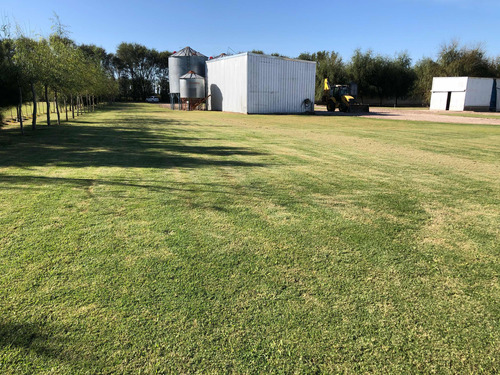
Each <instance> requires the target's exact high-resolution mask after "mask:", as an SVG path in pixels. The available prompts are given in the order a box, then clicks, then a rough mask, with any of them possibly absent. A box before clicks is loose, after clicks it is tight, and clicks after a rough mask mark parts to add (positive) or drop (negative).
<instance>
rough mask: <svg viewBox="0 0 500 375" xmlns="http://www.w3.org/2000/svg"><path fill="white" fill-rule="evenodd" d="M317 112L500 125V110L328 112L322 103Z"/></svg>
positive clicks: (379, 108) (382, 108)
mask: <svg viewBox="0 0 500 375" xmlns="http://www.w3.org/2000/svg"><path fill="white" fill-rule="evenodd" d="M314 109H315V112H316V114H317V115H320V116H358V117H369V118H380V119H385V120H403V121H426V122H447V123H456V124H486V125H500V113H499V112H483V113H478V112H469V111H464V112H449V111H430V110H428V109H406V108H388V107H370V113H356V114H349V113H342V112H327V111H326V107H325V106H322V105H316V106H314ZM471 116H477V117H471Z"/></svg>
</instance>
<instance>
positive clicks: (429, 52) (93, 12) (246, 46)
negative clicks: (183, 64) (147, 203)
mask: <svg viewBox="0 0 500 375" xmlns="http://www.w3.org/2000/svg"><path fill="white" fill-rule="evenodd" d="M54 12H56V13H57V14H58V16H59V17H60V19H61V21H62V23H63V24H65V25H67V26H68V27H69V30H70V32H71V35H70V37H71V38H72V39H74V40H75V41H76V42H77V43H93V44H97V45H99V46H102V47H104V48H105V49H106V50H107V51H108V52H114V51H115V50H116V47H117V45H118V44H119V43H120V42H122V41H126V42H135V43H141V44H144V45H146V46H148V47H150V48H156V49H158V50H162V51H164V50H169V51H174V50H179V49H181V48H183V47H185V46H187V45H189V46H191V47H193V48H194V49H196V50H198V51H200V52H202V53H204V54H205V55H207V56H213V55H217V54H219V53H222V52H225V53H227V52H232V51H234V52H240V51H248V50H252V49H260V50H264V51H265V52H266V53H272V52H278V53H281V54H284V55H287V56H290V57H295V56H297V55H298V54H300V53H301V52H316V51H319V50H328V51H331V50H333V51H336V52H339V53H340V54H341V55H342V57H343V58H344V60H349V58H350V57H351V55H352V53H353V51H354V50H355V49H356V48H361V49H362V50H367V49H372V50H373V51H374V52H376V53H380V54H383V55H389V56H393V55H394V54H395V53H396V52H400V51H407V52H408V53H409V54H410V56H411V57H412V58H413V60H414V62H416V61H417V60H419V59H420V58H422V57H424V56H429V57H435V55H436V53H437V51H438V48H439V46H440V45H442V44H443V43H448V42H450V41H451V40H452V39H457V40H459V41H460V42H461V43H462V44H466V45H477V44H478V43H480V44H481V45H482V46H483V47H484V48H485V49H486V51H487V52H488V55H490V56H492V57H496V56H499V55H500V38H499V37H498V30H499V27H498V19H499V16H500V0H374V1H364V0H358V1H345V0H343V1H338V0H330V1H307V0H302V1H297V0H288V1H282V0H278V1H272V0H268V1H261V0H255V1H228V0H220V1H217V0H214V1H210V0H205V1H198V0H194V1H185V0H177V1H171V0H147V1H145V0H141V1H139V0H137V1H132V0H122V1H116V0H101V1H95V0H84V1H67V0H66V1H64V0H61V1H56V0H36V1H32V0H17V1H14V0H10V1H6V0H0V17H1V18H2V20H3V23H4V22H5V19H9V20H10V22H11V24H18V25H19V26H20V27H21V29H22V30H23V31H24V33H27V34H31V35H35V34H41V35H47V34H49V33H50V25H51V21H50V18H52V17H53V14H54Z"/></svg>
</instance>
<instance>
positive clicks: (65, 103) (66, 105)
mask: <svg viewBox="0 0 500 375" xmlns="http://www.w3.org/2000/svg"><path fill="white" fill-rule="evenodd" d="M63 102H64V112H66V122H68V121H69V120H68V103H67V102H66V96H64V97H63Z"/></svg>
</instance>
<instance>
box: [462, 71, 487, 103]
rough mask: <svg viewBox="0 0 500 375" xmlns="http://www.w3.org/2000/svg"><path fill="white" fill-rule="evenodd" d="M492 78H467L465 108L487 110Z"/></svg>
mask: <svg viewBox="0 0 500 375" xmlns="http://www.w3.org/2000/svg"><path fill="white" fill-rule="evenodd" d="M492 86H493V78H472V77H471V78H469V81H468V82H467V96H466V97H465V106H466V107H485V108H487V109H489V107H490V101H491V88H492Z"/></svg>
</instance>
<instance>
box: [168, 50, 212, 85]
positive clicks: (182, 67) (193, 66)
mask: <svg viewBox="0 0 500 375" xmlns="http://www.w3.org/2000/svg"><path fill="white" fill-rule="evenodd" d="M207 60H208V58H207V57H206V56H205V55H203V54H201V53H199V52H197V51H195V50H194V49H192V48H191V47H186V48H183V49H182V50H180V51H179V52H176V53H174V54H173V55H172V56H170V57H169V58H168V68H169V81H170V93H171V94H179V93H180V92H181V91H180V81H179V80H180V78H181V76H183V75H184V74H186V73H187V72H189V71H190V70H192V71H193V72H195V73H196V74H198V75H200V76H202V77H205V61H207Z"/></svg>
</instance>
